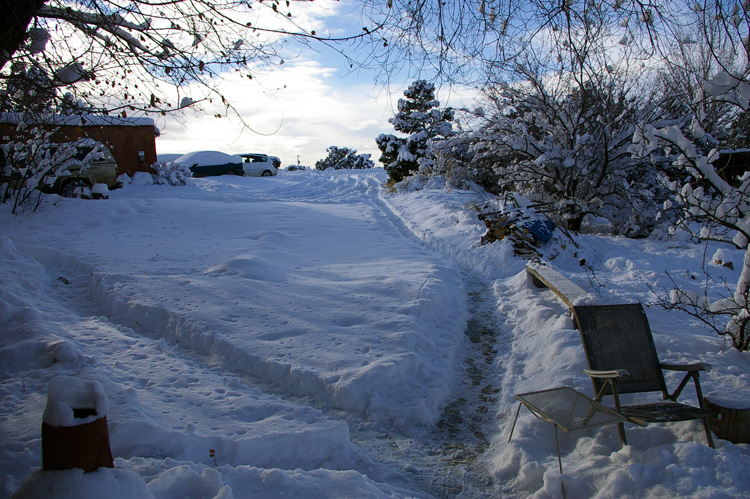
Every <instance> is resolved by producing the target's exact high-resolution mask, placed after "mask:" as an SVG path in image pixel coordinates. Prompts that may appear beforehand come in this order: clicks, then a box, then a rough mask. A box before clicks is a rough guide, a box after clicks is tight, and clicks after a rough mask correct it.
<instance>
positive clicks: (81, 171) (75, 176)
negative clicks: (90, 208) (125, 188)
mask: <svg viewBox="0 0 750 499" xmlns="http://www.w3.org/2000/svg"><path fill="white" fill-rule="evenodd" d="M79 142H80V143H77V144H76V145H75V149H73V150H72V152H70V153H68V152H66V151H62V152H60V153H59V154H56V150H57V148H58V146H54V145H53V146H50V147H47V148H45V149H46V150H47V151H48V157H51V158H55V157H57V158H59V160H60V161H63V162H64V163H66V165H65V166H64V170H63V172H62V173H61V174H60V175H58V176H57V177H56V178H55V180H54V182H53V183H52V184H51V185H45V184H41V185H40V186H39V190H41V191H42V192H46V193H48V194H49V193H56V194H60V195H61V196H63V197H82V198H88V199H91V198H94V197H107V191H108V190H109V189H114V188H116V187H118V186H119V181H118V180H117V161H115V158H114V157H113V156H112V152H110V150H109V148H108V147H107V146H105V145H104V144H102V143H101V142H96V141H94V140H91V139H82V140H81V141H79ZM86 162H87V163H88V166H86V167H84V166H83V163H86ZM103 185H106V186H107V187H106V188H104V187H103Z"/></svg>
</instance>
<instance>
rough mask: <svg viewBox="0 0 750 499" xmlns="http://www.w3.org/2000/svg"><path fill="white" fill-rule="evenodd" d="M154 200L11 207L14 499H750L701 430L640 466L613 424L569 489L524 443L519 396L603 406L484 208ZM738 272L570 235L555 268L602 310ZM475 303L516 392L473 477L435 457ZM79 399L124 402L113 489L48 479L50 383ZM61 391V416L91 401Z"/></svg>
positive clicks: (332, 177)
mask: <svg viewBox="0 0 750 499" xmlns="http://www.w3.org/2000/svg"><path fill="white" fill-rule="evenodd" d="M150 180H151V177H150V176H149V178H148V179H146V178H134V179H132V181H131V182H129V183H126V186H125V187H124V188H123V189H119V190H116V191H113V192H111V195H110V199H108V200H106V201H85V200H76V199H63V200H57V201H56V204H55V205H54V206H53V205H51V204H50V205H43V206H41V207H40V210H39V212H38V213H36V214H25V215H21V216H16V217H14V216H11V215H9V213H8V212H7V207H6V206H0V208H1V209H2V213H0V224H2V234H3V236H2V237H0V259H2V265H0V399H1V400H3V404H2V407H1V408H0V424H2V428H3V431H4V439H3V440H2V441H0V462H1V463H2V464H1V465H0V498H5V497H11V496H12V495H13V493H15V492H17V493H18V496H19V497H38V496H40V495H46V493H44V494H43V493H41V492H40V491H41V490H53V491H54V493H55V494H58V497H66V496H65V495H64V494H65V493H66V492H65V491H66V490H68V489H70V490H79V491H80V490H86V491H89V492H92V491H96V495H97V496H102V497H112V498H118V497H150V496H153V497H155V498H165V499H167V498H173V497H174V498H176V497H185V496H187V495H189V494H192V495H193V496H200V497H217V498H229V497H235V498H240V497H290V496H291V497H428V496H430V495H431V494H432V495H444V494H446V490H445V489H441V488H440V487H439V486H436V485H434V484H435V483H440V482H439V480H438V477H442V476H445V475H448V474H452V475H456V476H459V477H463V478H461V479H465V480H466V481H467V482H466V488H464V489H463V493H462V494H463V495H464V496H467V497H469V496H475V495H481V494H487V495H490V496H510V497H518V496H537V497H558V496H560V495H561V490H562V489H561V481H562V482H563V483H564V486H565V490H566V491H567V493H568V496H569V497H612V496H630V497H643V496H663V495H666V496H677V495H680V496H682V495H685V496H690V495H693V496H702V497H705V496H711V497H716V496H725V497H726V496H728V497H739V496H743V495H746V494H747V492H748V490H750V479H748V478H747V473H746V470H747V467H748V465H749V464H750V446H748V445H734V444H731V443H729V442H726V441H722V440H717V447H718V448H717V449H716V450H714V449H710V448H708V447H706V446H705V445H704V443H703V442H704V439H705V437H704V436H703V435H702V427H701V426H700V424H699V423H680V424H673V425H651V426H649V427H647V428H638V427H635V426H633V425H628V427H627V434H628V439H629V443H630V445H629V446H627V447H625V448H624V449H622V450H620V449H619V448H618V445H617V436H616V431H615V428H614V427H607V428H603V429H599V430H592V431H590V432H583V433H580V434H575V435H565V434H562V433H561V435H560V451H561V455H562V459H563V467H564V471H565V475H564V476H563V477H561V476H560V474H559V472H558V470H557V454H556V448H555V442H554V435H553V431H552V428H551V426H549V425H548V424H545V423H543V422H541V421H539V420H537V419H536V418H534V417H533V416H532V415H530V414H529V413H528V412H527V411H525V410H522V411H521V415H520V417H519V420H518V424H517V426H516V430H515V433H514V436H513V440H512V442H511V443H510V444H508V443H507V435H508V431H509V426H510V423H511V422H512V419H513V416H514V415H515V409H516V407H517V405H516V401H515V399H514V397H513V394H515V393H521V392H525V391H532V390H537V389H543V388H549V387H552V386H559V385H562V384H567V385H570V386H573V387H575V388H578V389H579V390H581V391H583V392H584V393H587V394H589V395H593V394H592V393H591V391H592V389H591V384H590V381H589V380H588V379H587V378H586V377H585V376H584V375H583V373H582V370H583V369H584V368H585V367H586V363H585V358H584V355H583V353H582V347H581V342H580V339H579V337H578V332H577V331H576V330H575V329H574V328H573V324H572V320H571V319H570V317H569V315H568V311H567V307H566V306H565V305H563V304H562V303H561V302H560V301H559V300H557V298H556V297H555V296H554V295H553V294H552V293H551V292H550V291H548V290H540V289H538V288H536V287H535V286H534V285H533V284H532V282H531V279H530V278H529V277H528V276H527V275H526V272H525V268H524V267H525V260H523V259H520V258H515V257H514V256H513V251H512V246H511V245H510V244H507V242H506V241H498V242H496V243H493V244H488V245H484V246H483V245H480V243H479V242H480V239H481V236H482V234H483V233H484V226H483V224H482V223H481V221H480V220H479V219H478V218H477V210H476V209H475V208H474V207H476V206H480V205H482V204H484V203H485V202H486V201H487V200H486V199H484V198H483V194H482V193H481V192H479V191H476V192H475V191H460V190H447V189H425V190H419V191H410V192H400V193H388V192H386V191H385V190H384V189H383V188H382V187H381V185H382V184H383V182H384V181H385V180H386V175H385V172H383V171H382V170H378V169H373V170H366V171H331V172H328V171H326V172H319V171H304V172H295V173H294V174H282V175H280V176H278V177H275V178H274V179H273V180H272V181H261V180H260V179H257V178H253V177H221V178H214V179H196V180H195V181H194V183H193V184H192V185H186V186H181V187H179V188H174V187H170V186H167V185H154V184H153V182H151V181H150ZM436 185H437V184H436ZM717 249H719V247H718V246H715V245H710V247H709V248H704V247H696V246H692V245H690V244H689V243H688V242H687V241H679V240H670V241H666V242H664V241H655V240H650V239H646V240H628V239H624V238H608V237H602V236H596V235H581V236H578V237H576V239H575V240H574V241H573V240H570V239H568V238H566V237H565V236H562V235H561V234H556V235H555V237H553V239H552V241H551V242H550V243H548V245H546V246H545V247H544V253H545V255H544V256H545V259H547V260H548V261H552V262H553V264H554V265H555V267H556V269H557V270H559V271H560V272H561V273H563V274H564V275H566V277H568V278H569V279H571V280H573V281H574V282H576V284H578V285H579V286H581V287H582V288H584V289H585V290H587V291H590V292H591V294H592V296H595V297H596V298H597V299H598V300H600V301H601V302H603V303H622V302H634V301H642V302H643V303H646V304H648V303H649V302H650V300H652V299H653V293H652V289H653V290H655V291H659V290H663V289H664V288H665V287H667V286H669V284H670V278H669V277H668V276H666V275H665V273H664V272H665V271H666V270H668V271H670V273H671V279H674V280H675V281H676V282H677V283H678V284H680V285H683V286H685V287H691V286H692V287H694V288H695V287H696V286H700V285H701V281H700V272H701V270H700V269H701V261H702V255H703V254H708V255H714V254H715V253H716V251H717ZM741 258H742V255H741V253H740V252H738V251H736V250H733V249H732V248H723V254H721V264H720V265H719V264H712V265H713V266H714V267H712V268H714V269H715V270H716V271H717V272H718V278H719V280H720V279H725V280H726V281H727V282H728V283H730V284H731V283H732V282H735V281H736V279H737V271H735V270H732V268H730V267H732V266H731V265H727V264H728V263H731V262H733V263H734V266H733V267H734V268H735V269H739V268H740V267H741V265H740V263H741ZM582 261H583V262H585V264H583V265H582V264H581V262H582ZM719 280H717V281H716V282H717V283H718V282H720V281H719ZM711 286H712V288H711V292H712V293H718V292H719V291H720V290H721V285H720V284H716V283H714V284H712V285H711ZM696 289H697V288H696ZM476 290H484V291H486V293H484V291H482V293H484V294H485V295H486V297H487V299H488V300H489V303H488V308H489V309H491V313H490V314H489V315H490V316H491V319H492V321H493V322H494V325H493V329H494V331H493V332H492V335H491V336H490V338H491V341H492V344H491V345H489V347H488V348H487V349H486V351H485V352H484V354H483V355H482V356H483V357H484V358H486V359H488V360H487V361H486V363H485V364H482V366H481V368H482V370H483V373H482V374H483V375H484V376H485V377H486V378H485V379H488V380H489V381H491V382H492V385H493V386H494V387H496V389H494V390H492V391H491V392H488V394H487V395H486V396H485V399H484V401H483V404H484V405H483V406H482V407H483V410H484V412H485V413H488V414H489V417H488V420H489V423H488V424H486V425H485V426H483V427H482V428H481V432H483V434H484V435H486V442H487V445H488V446H489V447H487V448H486V450H484V452H483V453H477V455H478V456H479V457H476V458H474V459H473V461H474V462H473V463H472V462H469V461H471V460H467V459H466V458H465V457H463V455H462V454H460V452H459V451H457V450H456V449H459V450H460V446H461V444H462V442H451V444H452V445H453V447H452V448H453V449H454V450H453V451H450V452H454V453H455V454H453V455H447V456H446V458H445V459H443V458H442V457H440V456H438V457H435V454H440V452H441V451H436V450H435V447H436V446H435V445H433V443H432V442H431V441H430V440H429V439H431V438H436V437H432V436H430V435H434V434H435V433H437V434H440V432H441V431H443V430H441V429H440V428H442V427H443V426H444V425H443V423H444V422H445V413H446V412H448V411H449V410H450V409H451V408H452V407H455V406H456V404H457V403H458V402H460V401H461V400H462V398H465V397H468V396H470V390H466V387H467V386H470V383H469V384H468V385H467V384H466V383H467V377H468V378H471V376H473V375H474V374H473V373H472V372H469V373H468V374H467V366H476V364H470V362H475V361H477V359H474V358H472V356H471V354H470V352H471V351H472V350H471V345H470V344H469V343H470V341H469V339H467V338H468V336H467V334H465V331H466V330H467V323H469V322H470V321H471V320H473V319H475V317H474V316H472V314H478V313H479V312H478V311H477V310H476V308H477V307H476V303H475V302H476V294H477V291H476ZM482 313H484V312H482ZM647 314H648V317H649V320H650V323H651V326H652V329H653V331H654V340H655V342H656V346H657V350H658V351H659V353H660V356H661V358H662V360H663V361H676V362H679V361H688V360H702V361H705V362H708V363H711V364H712V365H713V366H714V369H713V370H712V371H710V372H709V373H706V374H704V375H702V377H701V379H702V382H703V387H704V390H705V391H706V392H708V393H715V394H717V399H718V396H719V395H721V396H723V397H724V398H727V397H730V398H734V399H741V398H743V397H748V396H750V393H749V391H750V389H748V387H749V386H750V361H749V360H748V358H747V355H746V354H741V353H739V352H736V351H734V350H732V349H731V348H727V347H726V346H725V345H723V344H722V340H721V339H720V338H719V337H717V336H716V335H715V334H713V333H711V332H708V331H706V329H705V328H704V327H702V326H701V324H696V323H695V322H694V321H691V320H689V318H687V317H684V316H682V315H679V314H675V313H674V312H668V311H665V310H662V309H660V308H658V307H649V308H647ZM61 376H68V377H72V378H74V379H76V380H78V381H79V382H81V380H85V383H89V382H92V383H97V384H98V387H100V388H101V389H99V388H98V387H97V388H96V389H95V390H93V393H95V394H96V396H95V397H94V399H95V400H96V402H95V403H99V402H100V401H101V400H103V399H102V397H104V395H105V394H106V399H108V400H109V402H110V408H109V410H104V408H102V410H103V411H104V412H106V413H107V418H108V420H109V429H110V439H111V448H112V453H113V455H114V456H115V458H116V459H115V468H114V469H108V470H105V469H100V470H98V471H96V472H93V473H90V474H87V475H83V474H82V473H80V472H79V471H76V470H70V471H65V472H44V471H41V470H39V467H40V465H41V442H40V438H39V423H40V421H41V420H42V418H43V413H44V411H45V400H46V394H47V385H48V384H49V383H50V382H51V381H52V380H54V379H55V378H57V379H64V378H59V377H61ZM472 379H473V378H472ZM676 381H678V379H677V377H672V376H671V375H670V376H669V377H668V379H667V383H668V384H669V385H670V386H672V387H673V386H674V384H675V382H676ZM71 383H72V382H71ZM64 385H65V386H66V387H68V386H70V388H63V389H62V390H61V392H62V395H63V398H65V399H68V398H71V396H72V395H74V394H76V393H77V390H76V389H73V388H72V384H68V383H67V382H66V383H64ZM94 386H97V385H94ZM691 397H693V399H692V400H691ZM73 398H75V397H73ZM457 401H458V402H457ZM685 401H686V402H688V403H690V402H695V400H694V395H693V394H690V393H688V390H686V391H685ZM67 405H68V406H70V407H73V405H75V404H73V405H71V403H68V404H67ZM458 407H461V406H460V404H459V405H458ZM51 414H54V419H58V418H59V419H65V418H67V416H63V414H69V411H68V413H65V411H60V412H59V413H58V411H56V410H55V411H54V412H52V413H51ZM459 416H462V414H461V413H460V411H459ZM465 416H466V419H467V420H469V419H470V414H468V413H467V414H465ZM44 417H45V418H46V416H44ZM467 424H468V423H467ZM373 435H380V436H378V437H375V436H373ZM441 438H442V437H441ZM446 438H447V437H446ZM424 439H427V442H426V443H425V445H424V447H419V445H418V444H417V442H418V441H420V440H424ZM415 448H416V449H423V450H416V451H415V450H414V449H415ZM415 454H416V456H415ZM409 456H412V457H415V458H416V459H417V460H419V461H420V462H421V461H424V462H428V463H430V465H424V466H423V465H421V464H420V463H418V462H416V461H411V460H410V459H411V458H410V457H409ZM448 463H449V464H448ZM433 464H437V465H438V468H434V466H432V465H433ZM433 468H434V469H433ZM478 469H484V470H485V471H483V473H485V474H484V475H483V476H484V478H483V480H482V481H481V483H482V484H483V485H482V486H481V487H475V488H471V487H470V485H469V484H468V480H469V479H470V478H471V475H473V474H476V473H478V471H477V470H478ZM30 477H33V478H30ZM461 479H459V480H461ZM79 496H80V494H79Z"/></svg>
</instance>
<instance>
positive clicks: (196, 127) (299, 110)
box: [156, 60, 392, 166]
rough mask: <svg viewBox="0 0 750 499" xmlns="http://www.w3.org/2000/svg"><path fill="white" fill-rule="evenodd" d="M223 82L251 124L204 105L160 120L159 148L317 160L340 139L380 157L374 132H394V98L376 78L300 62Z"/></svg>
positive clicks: (306, 161) (285, 160) (343, 143)
mask: <svg viewBox="0 0 750 499" xmlns="http://www.w3.org/2000/svg"><path fill="white" fill-rule="evenodd" d="M220 88H221V90H222V92H223V94H224V96H225V97H226V98H227V100H228V101H229V102H231V103H232V104H233V105H234V106H235V108H236V109H237V111H238V112H239V114H240V116H241V117H242V119H244V120H245V122H246V123H247V124H248V125H249V126H250V127H251V128H252V130H247V129H244V128H243V126H242V124H241V122H240V120H239V119H238V118H237V117H233V116H231V115H230V116H229V117H224V118H215V117H212V116H213V115H214V114H216V112H219V110H218V109H212V108H211V107H209V106H207V105H203V109H204V111H205V113H192V112H188V113H187V114H186V115H184V116H174V117H167V118H164V119H162V120H161V123H159V125H160V128H161V129H162V136H161V137H160V138H158V139H157V144H156V145H157V151H159V152H160V153H162V152H163V153H177V152H189V151H194V150H220V151H223V152H227V153H239V152H265V153H268V154H273V155H275V156H279V157H280V158H281V160H282V164H283V165H288V164H296V162H297V156H298V155H299V157H300V161H301V162H302V164H306V165H310V166H312V165H313V164H314V163H315V161H317V160H318V159H322V158H324V157H325V156H326V152H325V150H326V147H329V146H332V145H335V146H339V147H349V148H353V149H356V150H357V151H358V152H359V153H370V154H372V156H373V160H375V161H376V160H377V158H378V156H379V152H378V150H377V146H376V145H375V137H376V136H377V135H379V134H380V133H390V132H392V127H391V125H390V124H389V123H388V118H389V117H390V116H391V115H392V112H391V111H390V110H391V109H392V105H391V103H390V102H389V100H390V99H389V97H388V96H387V95H386V94H385V93H384V92H379V91H378V89H377V88H376V87H375V86H374V84H373V83H372V80H367V79H366V78H356V77H355V76H353V75H350V76H347V77H339V76H338V75H337V73H336V70H335V69H333V68H331V67H326V66H323V65H321V64H319V63H317V62H313V61H304V60H300V61H295V62H293V63H288V64H285V65H282V66H279V67H278V69H277V70H275V71H273V72H272V73H268V74H266V75H264V76H262V77H261V78H258V79H254V80H248V79H247V78H244V79H243V78H241V77H240V76H239V75H237V76H234V75H232V76H229V77H227V79H226V80H225V81H224V82H223V83H222V84H221V86H220Z"/></svg>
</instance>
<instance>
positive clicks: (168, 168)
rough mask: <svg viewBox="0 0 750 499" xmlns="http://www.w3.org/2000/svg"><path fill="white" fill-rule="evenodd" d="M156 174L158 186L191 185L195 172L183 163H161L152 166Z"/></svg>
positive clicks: (155, 181)
mask: <svg viewBox="0 0 750 499" xmlns="http://www.w3.org/2000/svg"><path fill="white" fill-rule="evenodd" d="M151 169H153V170H154V171H155V172H156V173H155V174H154V183H155V184H158V185H190V184H192V177H193V172H192V171H190V168H188V167H187V165H185V164H183V163H177V162H174V161H168V162H164V161H160V162H158V163H154V164H153V165H151Z"/></svg>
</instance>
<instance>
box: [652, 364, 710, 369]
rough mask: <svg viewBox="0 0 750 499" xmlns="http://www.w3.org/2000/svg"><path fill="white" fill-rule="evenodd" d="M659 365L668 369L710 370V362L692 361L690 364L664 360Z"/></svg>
mask: <svg viewBox="0 0 750 499" xmlns="http://www.w3.org/2000/svg"><path fill="white" fill-rule="evenodd" d="M660 365H661V368H662V369H668V370H670V371H710V370H711V364H706V363H705V362H694V363H692V364H669V363H666V362H662V363H661V364H660Z"/></svg>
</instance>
